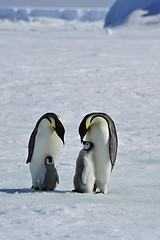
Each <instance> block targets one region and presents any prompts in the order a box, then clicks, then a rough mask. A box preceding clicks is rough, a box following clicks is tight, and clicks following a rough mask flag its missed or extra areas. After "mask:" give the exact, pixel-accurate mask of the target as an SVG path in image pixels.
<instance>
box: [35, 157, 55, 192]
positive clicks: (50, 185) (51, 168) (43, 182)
mask: <svg viewBox="0 0 160 240" xmlns="http://www.w3.org/2000/svg"><path fill="white" fill-rule="evenodd" d="M57 183H58V184H59V177H58V173H57V170H56V168H55V165H54V161H53V158H52V157H51V156H48V157H47V158H46V159H45V167H44V170H43V171H42V174H41V176H40V179H39V189H40V190H43V191H48V190H49V191H51V190H54V189H55V188H56V186H57Z"/></svg>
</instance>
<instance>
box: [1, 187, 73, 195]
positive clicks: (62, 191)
mask: <svg viewBox="0 0 160 240" xmlns="http://www.w3.org/2000/svg"><path fill="white" fill-rule="evenodd" d="M37 192H38V193H42V192H47V193H53V192H54V193H73V192H72V191H69V190H54V191H35V190H34V189H32V188H15V189H7V188H6V189H0V193H8V194H14V193H37Z"/></svg>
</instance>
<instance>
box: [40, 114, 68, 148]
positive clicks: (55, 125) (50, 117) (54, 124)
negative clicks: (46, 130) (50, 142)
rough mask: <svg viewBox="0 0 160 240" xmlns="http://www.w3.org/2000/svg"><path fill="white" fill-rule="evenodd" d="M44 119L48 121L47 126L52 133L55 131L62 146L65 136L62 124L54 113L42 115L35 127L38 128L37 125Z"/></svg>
mask: <svg viewBox="0 0 160 240" xmlns="http://www.w3.org/2000/svg"><path fill="white" fill-rule="evenodd" d="M44 119H46V120H47V121H48V126H49V127H50V128H51V129H52V130H53V131H54V130H55V131H56V133H57V135H58V136H59V137H60V139H61V140H62V142H63V144H64V134H65V129H64V127H63V124H62V122H61V120H60V118H59V116H58V115H56V114H55V113H46V114H44V115H43V116H42V117H41V118H40V119H39V120H38V122H37V124H36V127H37V128H38V126H39V124H41V122H42V121H43V120H44Z"/></svg>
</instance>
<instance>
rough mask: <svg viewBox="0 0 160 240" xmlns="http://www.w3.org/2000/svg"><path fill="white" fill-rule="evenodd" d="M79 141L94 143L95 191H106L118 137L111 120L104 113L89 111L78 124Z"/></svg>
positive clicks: (114, 158)
mask: <svg viewBox="0 0 160 240" xmlns="http://www.w3.org/2000/svg"><path fill="white" fill-rule="evenodd" d="M79 134H80V137H81V142H82V141H83V138H84V137H85V140H86V141H89V142H92V143H93V144H94V153H93V159H94V164H95V178H96V180H95V188H94V190H95V191H96V189H97V188H98V189H99V190H100V191H97V193H107V191H108V183H109V178H110V174H111V171H112V169H113V167H114V164H115V161H116V155H117V147H118V138H117V133H116V127H115V124H114V122H113V120H112V119H111V118H110V117H109V116H108V115H107V114H106V113H99V112H94V113H89V114H87V115H86V116H85V117H84V118H83V120H82V121H81V123H80V125H79Z"/></svg>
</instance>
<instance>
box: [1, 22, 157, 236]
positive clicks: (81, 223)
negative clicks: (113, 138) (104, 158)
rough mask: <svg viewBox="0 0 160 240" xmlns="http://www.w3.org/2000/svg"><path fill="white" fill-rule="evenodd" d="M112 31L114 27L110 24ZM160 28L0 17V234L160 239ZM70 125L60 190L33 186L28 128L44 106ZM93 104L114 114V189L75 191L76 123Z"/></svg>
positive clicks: (60, 171) (60, 165)
mask: <svg viewBox="0 0 160 240" xmlns="http://www.w3.org/2000/svg"><path fill="white" fill-rule="evenodd" d="M109 32H110V31H109ZM159 39H160V32H159V27H158V26H157V25H153V26H151V27H150V26H147V27H146V26H142V27H141V26H140V27H136V26H134V27H131V26H124V27H121V28H116V29H115V30H114V33H113V34H107V33H106V32H105V31H104V29H103V22H95V23H80V22H78V21H71V22H66V21H63V20H53V19H45V18H44V19H41V20H40V21H39V22H23V21H19V22H17V23H12V22H10V21H8V20H1V21H0V66H1V67H0V93H1V94H0V109H1V110H0V114H1V117H0V162H1V168H0V206H1V208H0V233H1V234H0V235H1V239H2V240H8V239H12V240H22V239H32V240H37V239H49V240H50V239H58V240H61V239H70V240H75V239H82V240H83V239H84V240H86V239H92V240H97V239H99V240H104V239H105V240H110V239H114V240H115V239H116V240H158V239H160V230H159V226H160V211H159V204H160V177H159V175H160V174H159V173H160V164H159V161H160V97H159V94H160V67H159V63H160V44H159ZM49 111H52V112H55V113H57V114H59V116H60V117H61V120H62V122H63V124H64V126H65V129H66V135H65V142H66V144H65V146H63V147H62V150H61V154H60V158H59V163H58V166H57V171H58V174H59V178H60V184H59V185H58V187H57V189H56V190H55V191H53V192H35V191H34V190H31V189H30V187H31V177H30V172H29V166H28V165H26V164H25V161H26V158H27V145H28V140H29V137H30V134H31V132H32V130H33V128H34V126H35V123H36V121H37V120H38V119H39V117H40V116H41V115H42V114H44V113H46V112H49ZM92 111H102V112H106V113H107V114H109V115H110V116H111V117H112V118H113V120H114V121H115V124H116V127H117V132H118V139H119V148H118V156H117V161H116V165H115V168H114V170H113V172H112V175H111V179H110V185H109V192H108V194H105V195H103V194H78V193H73V192H72V191H71V190H72V189H73V176H74V172H75V165H76V158H77V156H78V153H79V151H80V149H81V148H82V146H81V144H80V138H79V135H78V131H77V129H78V126H79V123H80V121H81V120H82V118H83V117H84V115H86V114H87V113H89V112H92Z"/></svg>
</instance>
